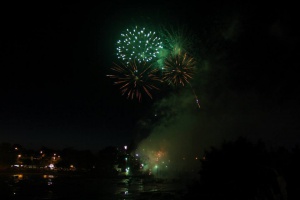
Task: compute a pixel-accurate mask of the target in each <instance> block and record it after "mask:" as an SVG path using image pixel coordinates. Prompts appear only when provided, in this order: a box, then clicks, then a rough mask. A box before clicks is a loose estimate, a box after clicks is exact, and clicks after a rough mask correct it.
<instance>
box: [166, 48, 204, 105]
mask: <svg viewBox="0 0 300 200" xmlns="http://www.w3.org/2000/svg"><path fill="white" fill-rule="evenodd" d="M196 65H197V62H196V61H195V60H194V59H193V57H191V56H189V55H188V54H187V53H181V51H179V52H177V53H176V54H171V55H170V56H169V57H167V58H166V59H165V64H164V69H163V81H165V82H167V83H168V84H169V85H170V84H173V85H175V86H178V85H182V86H185V85H186V84H189V85H190V87H191V89H192V91H193V94H194V96H195V100H196V103H197V105H198V107H199V108H200V103H199V100H198V97H197V95H196V93H195V90H194V89H193V87H192V85H191V83H190V82H189V80H190V79H192V78H193V75H194V74H195V70H196Z"/></svg>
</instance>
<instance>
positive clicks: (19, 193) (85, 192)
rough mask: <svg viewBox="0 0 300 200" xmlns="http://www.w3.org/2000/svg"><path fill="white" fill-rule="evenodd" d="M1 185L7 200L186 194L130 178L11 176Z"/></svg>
mask: <svg viewBox="0 0 300 200" xmlns="http://www.w3.org/2000/svg"><path fill="white" fill-rule="evenodd" d="M0 181H4V182H5V184H7V188H8V190H7V193H6V194H7V198H6V199H8V200H9V199H24V198H27V199H35V200H38V199H49V200H63V199H73V200H81V199H82V200H83V199H84V200H85V199H101V200H102V199H104V200H105V199H108V200H110V199H111V200H113V199H117V200H121V199H122V200H123V199H124V200H125V199H126V200H137V199H145V200H147V199H151V200H152V199H165V198H167V199H179V196H180V195H181V194H183V192H184V191H185V185H183V184H182V183H181V182H180V181H157V180H155V179H151V180H150V179H149V180H147V179H144V178H132V177H123V178H121V177H118V178H99V177H81V176H60V175H53V174H30V175H28V174H14V175H12V176H10V177H3V176H1V177H0ZM0 190H1V189H0ZM0 195H1V191H0ZM1 199H2V198H1Z"/></svg>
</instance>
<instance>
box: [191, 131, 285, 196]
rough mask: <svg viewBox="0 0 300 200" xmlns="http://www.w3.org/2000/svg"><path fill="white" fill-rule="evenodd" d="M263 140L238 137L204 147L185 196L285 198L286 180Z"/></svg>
mask: <svg viewBox="0 0 300 200" xmlns="http://www.w3.org/2000/svg"><path fill="white" fill-rule="evenodd" d="M271 155H272V154H271V153H270V152H269V151H268V150H267V148H266V146H265V144H264V143H263V142H262V141H259V142H257V143H256V144H254V143H252V142H250V141H249V140H247V139H246V138H243V137H240V138H238V139H237V140H236V141H234V142H223V144H222V146H221V147H220V148H215V147H212V148H211V149H210V150H209V151H208V150H206V151H205V156H204V157H203V159H202V160H201V164H202V165H201V169H200V171H199V173H200V180H199V181H198V182H195V183H194V184H192V185H190V186H189V190H188V193H187V194H186V198H194V197H195V196H197V197H199V199H203V200H205V199H243V200H245V199H257V200H260V199H261V200H265V199H268V200H286V199H287V192H286V182H285V179H284V178H283V176H282V174H280V173H279V172H278V170H277V168H276V166H275V165H274V162H273V161H272V158H273V157H272V156H271Z"/></svg>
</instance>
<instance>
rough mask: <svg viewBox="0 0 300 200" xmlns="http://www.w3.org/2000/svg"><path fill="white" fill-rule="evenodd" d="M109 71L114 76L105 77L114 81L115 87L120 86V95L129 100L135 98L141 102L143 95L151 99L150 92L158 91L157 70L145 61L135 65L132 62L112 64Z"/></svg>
mask: <svg viewBox="0 0 300 200" xmlns="http://www.w3.org/2000/svg"><path fill="white" fill-rule="evenodd" d="M111 69H112V70H113V71H114V72H116V74H115V75H107V76H108V77H110V78H113V79H116V81H115V82H114V83H115V85H120V90H121V93H122V95H127V98H129V99H134V98H137V99H138V100H139V101H141V99H142V94H143V93H145V94H147V95H148V97H150V98H151V99H152V94H151V91H152V90H159V88H158V84H159V83H161V82H162V80H161V79H160V78H159V76H158V75H157V72H158V69H157V68H153V67H152V64H149V63H147V62H145V61H144V62H142V63H136V61H135V60H133V61H132V62H129V63H128V64H121V65H118V64H116V63H114V66H113V67H112V68H111Z"/></svg>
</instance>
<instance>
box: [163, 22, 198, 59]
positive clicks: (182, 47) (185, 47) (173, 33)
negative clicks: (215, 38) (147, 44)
mask: <svg viewBox="0 0 300 200" xmlns="http://www.w3.org/2000/svg"><path fill="white" fill-rule="evenodd" d="M159 33H160V35H161V38H162V41H163V43H164V50H167V51H168V52H169V53H172V54H173V55H176V54H178V53H180V52H183V51H184V52H190V51H194V48H193V46H194V44H195V43H196V38H197V37H195V36H194V35H193V34H192V33H191V32H189V31H188V29H186V28H185V29H184V28H182V27H180V28H179V27H178V29H177V30H176V29H175V28H174V27H170V28H169V29H167V28H165V27H162V28H161V29H160V31H159Z"/></svg>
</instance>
